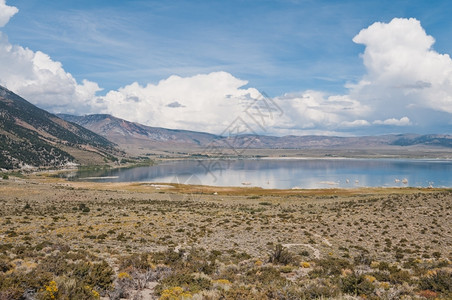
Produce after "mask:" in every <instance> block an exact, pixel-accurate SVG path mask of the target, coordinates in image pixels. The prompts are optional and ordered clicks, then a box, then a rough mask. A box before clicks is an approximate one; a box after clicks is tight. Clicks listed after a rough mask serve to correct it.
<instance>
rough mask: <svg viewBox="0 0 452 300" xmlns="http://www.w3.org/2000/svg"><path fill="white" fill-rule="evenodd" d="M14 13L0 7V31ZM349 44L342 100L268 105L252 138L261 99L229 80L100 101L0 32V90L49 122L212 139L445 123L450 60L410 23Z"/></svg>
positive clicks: (305, 98)
mask: <svg viewBox="0 0 452 300" xmlns="http://www.w3.org/2000/svg"><path fill="white" fill-rule="evenodd" d="M16 12H17V9H16V8H15V7H11V6H7V5H6V4H5V1H4V0H0V26H1V25H2V24H3V25H4V24H6V23H7V22H8V20H9V19H10V18H11V17H12V16H13V15H14V14H15V13H16ZM353 41H354V42H355V43H358V44H363V45H364V46H365V50H364V53H363V54H362V59H363V63H364V66H365V67H366V73H365V74H364V75H363V76H362V78H361V80H359V81H358V82H357V83H355V84H349V85H347V88H348V91H347V93H345V94H344V95H331V94H327V93H325V92H322V91H314V90H307V91H304V92H300V93H292V94H285V95H282V96H279V97H275V98H273V99H270V100H271V104H272V105H273V106H274V107H273V109H274V112H273V113H272V112H271V111H270V112H269V115H270V116H271V118H267V120H266V123H265V124H264V125H265V126H261V125H262V124H260V126H257V127H259V128H257V127H256V126H255V125H256V124H255V123H256V118H255V116H254V117H253V116H252V115H251V114H249V111H248V109H249V106H250V105H251V104H253V103H254V101H256V100H258V99H263V98H264V97H263V95H262V94H261V93H260V92H259V91H258V90H257V89H255V88H252V87H248V81H246V80H243V79H239V78H237V77H235V76H233V75H232V74H230V73H227V72H221V71H220V72H212V73H209V74H198V75H194V76H188V77H180V76H176V75H173V76H170V77H168V78H166V79H164V80H161V81H160V82H158V83H149V84H146V85H140V84H138V83H137V82H135V83H132V84H129V85H125V86H124V87H122V88H119V89H118V90H111V91H108V92H106V93H105V95H102V96H101V95H99V92H100V91H101V88H100V87H99V85H98V84H97V83H95V82H91V81H88V80H83V81H82V82H77V81H76V79H75V78H74V77H73V76H72V75H71V74H70V73H68V72H66V71H65V70H64V68H63V66H62V64H61V63H60V62H57V61H54V60H52V59H51V58H50V57H49V56H48V55H46V54H45V53H42V52H40V51H33V50H30V49H28V48H23V47H21V46H18V45H11V44H10V43H9V41H8V39H7V37H6V36H5V35H4V34H2V33H1V32H0V65H1V66H2V67H1V68H0V84H1V85H4V86H6V87H7V88H9V89H10V90H12V91H14V92H16V93H18V94H20V95H21V96H23V97H24V98H26V99H28V100H29V101H31V102H32V103H34V104H36V105H38V106H40V107H42V108H45V109H48V110H50V111H52V112H66V113H73V114H85V113H110V114H113V115H115V116H117V117H120V118H124V119H127V120H130V121H135V122H140V123H143V124H146V125H150V126H159V127H168V128H180V129H189V130H199V131H208V132H213V133H221V132H223V131H224V129H226V128H228V126H229V125H230V124H231V122H233V121H234V120H235V119H236V118H237V117H240V118H243V121H244V122H246V123H247V124H249V125H251V126H252V127H253V129H257V131H259V132H261V133H271V134H280V135H281V134H289V133H290V134H303V133H308V132H309V133H313V132H315V133H333V134H336V133H337V131H341V132H347V131H348V132H354V131H355V130H359V128H365V129H366V130H367V129H368V128H369V127H372V126H374V127H375V128H384V127H385V126H387V127H388V128H389V127H390V126H410V125H413V124H421V125H426V124H427V125H428V123H429V122H431V121H432V120H430V119H429V118H425V117H424V116H425V114H422V113H423V112H424V111H426V110H429V111H439V112H444V113H452V60H451V58H450V57H449V55H447V54H439V53H437V52H436V51H434V50H433V49H432V46H433V44H434V39H433V37H431V36H429V35H427V34H426V32H425V31H424V29H423V28H422V26H421V24H420V22H419V21H418V20H416V19H393V20H392V21H391V22H389V23H380V22H377V23H374V24H373V25H371V26H369V27H368V28H365V29H363V30H361V31H360V32H359V34H357V35H356V36H355V37H354V38H353ZM264 99H265V98H264ZM264 102H265V101H264ZM247 112H248V113H247ZM276 112H278V113H277V114H276ZM420 112H421V113H420ZM430 115H431V116H433V115H434V114H430ZM400 116H403V117H401V118H400ZM420 116H422V117H420ZM260 117H262V116H260ZM368 120H375V121H373V122H372V121H368Z"/></svg>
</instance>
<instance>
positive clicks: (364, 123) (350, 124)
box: [340, 120, 370, 128]
mask: <svg viewBox="0 0 452 300" xmlns="http://www.w3.org/2000/svg"><path fill="white" fill-rule="evenodd" d="M340 126H341V127H345V128H353V127H364V126H370V123H369V122H368V121H366V120H355V121H352V122H350V121H344V122H342V123H341V124H340Z"/></svg>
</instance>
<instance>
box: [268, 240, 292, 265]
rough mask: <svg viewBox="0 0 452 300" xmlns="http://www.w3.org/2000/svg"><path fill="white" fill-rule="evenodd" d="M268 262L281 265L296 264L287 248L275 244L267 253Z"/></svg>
mask: <svg viewBox="0 0 452 300" xmlns="http://www.w3.org/2000/svg"><path fill="white" fill-rule="evenodd" d="M269 262H271V263H274V264H282V265H288V264H296V263H297V261H296V259H295V258H294V256H293V255H292V253H290V252H289V250H287V248H285V247H283V246H282V245H281V244H277V245H276V246H275V247H273V248H272V249H271V251H270V253H269Z"/></svg>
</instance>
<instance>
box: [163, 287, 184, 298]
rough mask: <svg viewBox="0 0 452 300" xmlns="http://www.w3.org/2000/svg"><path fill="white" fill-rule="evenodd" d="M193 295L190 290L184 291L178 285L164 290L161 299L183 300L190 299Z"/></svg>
mask: <svg viewBox="0 0 452 300" xmlns="http://www.w3.org/2000/svg"><path fill="white" fill-rule="evenodd" d="M191 297H192V295H191V294H190V293H189V292H186V291H184V289H183V288H181V287H179V286H176V287H172V288H169V289H166V290H163V292H162V295H161V296H160V298H159V299H160V300H183V299H190V298H191Z"/></svg>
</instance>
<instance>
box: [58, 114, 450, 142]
mask: <svg viewBox="0 0 452 300" xmlns="http://www.w3.org/2000/svg"><path fill="white" fill-rule="evenodd" d="M59 116H60V117H61V118H62V119H65V120H67V121H70V122H74V123H77V124H79V125H81V126H84V127H86V128H88V129H90V130H92V131H94V132H96V133H98V134H100V135H102V136H104V137H106V138H108V139H109V140H111V141H113V142H115V143H117V144H119V145H122V146H123V147H126V148H128V149H129V150H130V149H132V148H133V147H135V148H137V147H148V148H152V147H154V148H159V147H160V148H166V149H171V148H172V147H178V148H179V149H184V148H185V149H187V148H193V147H195V148H209V147H210V146H215V147H220V148H229V149H234V148H238V149H244V148H252V149H375V148H379V149H391V148H396V147H404V146H435V147H437V146H439V147H452V136H450V135H415V134H400V135H396V134H389V135H381V136H360V137H339V136H313V135H311V136H295V135H289V136H282V137H277V136H263V135H239V136H232V137H224V136H218V135H214V134H209V133H202V132H194V131H187V130H173V129H165V128H159V127H149V126H145V125H141V124H139V123H134V122H129V121H126V120H123V119H120V118H116V117H113V116H111V115H106V114H97V115H86V116H72V115H59Z"/></svg>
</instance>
